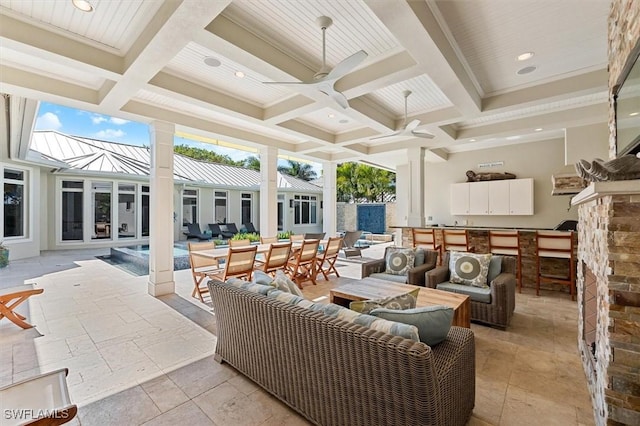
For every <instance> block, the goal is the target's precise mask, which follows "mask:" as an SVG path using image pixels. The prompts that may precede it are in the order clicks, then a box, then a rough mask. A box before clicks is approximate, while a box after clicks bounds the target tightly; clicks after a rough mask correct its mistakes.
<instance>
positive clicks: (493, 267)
mask: <svg viewBox="0 0 640 426" xmlns="http://www.w3.org/2000/svg"><path fill="white" fill-rule="evenodd" d="M500 272H502V256H496V255H493V256H491V260H490V261H489V274H488V275H487V284H491V282H492V281H493V280H495V279H496V277H497V276H498V275H500Z"/></svg>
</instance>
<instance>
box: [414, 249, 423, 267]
mask: <svg viewBox="0 0 640 426" xmlns="http://www.w3.org/2000/svg"><path fill="white" fill-rule="evenodd" d="M415 255H416V258H415V260H414V262H413V266H420V265H424V258H425V253H424V249H423V248H420V247H418V248H417V249H416V251H415Z"/></svg>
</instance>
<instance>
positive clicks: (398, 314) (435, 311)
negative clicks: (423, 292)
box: [370, 305, 453, 346]
mask: <svg viewBox="0 0 640 426" xmlns="http://www.w3.org/2000/svg"><path fill="white" fill-rule="evenodd" d="M370 315H372V316H374V317H378V318H383V319H386V320H389V321H396V322H401V323H404V324H410V325H415V326H416V327H417V328H418V334H419V336H420V341H421V342H422V343H426V344H427V345H429V346H434V345H437V344H438V343H440V342H442V341H443V340H444V339H446V338H447V334H449V329H450V328H451V322H452V321H453V309H452V308H450V307H448V306H440V305H438V306H424V307H421V308H415V309H405V310H404V311H398V310H394V309H387V308H378V309H374V310H373V311H371V313H370Z"/></svg>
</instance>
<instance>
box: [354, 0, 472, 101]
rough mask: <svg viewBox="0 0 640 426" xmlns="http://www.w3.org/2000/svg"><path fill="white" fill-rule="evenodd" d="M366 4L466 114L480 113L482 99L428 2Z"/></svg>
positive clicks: (375, 1)
mask: <svg viewBox="0 0 640 426" xmlns="http://www.w3.org/2000/svg"><path fill="white" fill-rule="evenodd" d="M365 3H366V4H367V6H369V8H370V9H371V10H372V11H373V13H375V14H376V16H377V17H378V18H379V19H380V20H381V21H382V23H383V24H384V25H385V26H386V27H387V28H388V29H389V30H390V31H391V32H392V33H393V35H394V36H395V37H396V39H397V40H398V41H399V42H400V43H401V44H402V45H403V46H404V48H405V49H407V51H408V52H409V53H410V54H411V56H413V58H414V59H415V60H416V61H417V62H418V63H419V64H420V65H421V66H422V67H424V69H425V70H426V72H427V74H428V75H429V77H430V78H431V79H432V80H433V81H434V83H435V84H436V85H438V87H440V88H441V89H442V91H443V93H444V94H445V95H446V96H447V98H449V100H450V101H451V102H452V103H453V104H454V105H455V106H456V108H458V109H459V110H460V111H461V112H462V113H463V114H475V113H477V112H479V111H480V107H481V96H480V94H479V93H478V91H477V90H476V88H475V86H474V85H473V82H472V80H471V78H470V77H469V75H468V74H467V72H466V70H465V69H464V66H463V65H462V63H461V62H460V60H459V59H458V57H457V56H456V54H455V51H454V49H453V47H452V46H451V44H450V43H449V41H448V40H447V37H446V35H445V34H444V32H443V31H442V29H441V28H440V25H439V24H438V21H437V20H436V18H435V16H434V15H433V12H431V10H430V9H429V6H428V5H427V3H426V2H425V1H379V0H365Z"/></svg>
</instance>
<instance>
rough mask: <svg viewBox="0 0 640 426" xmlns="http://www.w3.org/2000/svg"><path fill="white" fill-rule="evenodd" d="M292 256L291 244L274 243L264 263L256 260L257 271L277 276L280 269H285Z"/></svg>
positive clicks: (288, 242) (287, 242)
mask: <svg viewBox="0 0 640 426" xmlns="http://www.w3.org/2000/svg"><path fill="white" fill-rule="evenodd" d="M289 256H291V242H290V241H286V242H283V243H272V244H271V247H269V252H268V253H267V256H266V257H265V260H264V261H258V260H256V267H255V269H259V270H261V271H264V272H266V273H267V274H270V275H275V273H276V271H277V270H278V269H283V270H284V269H285V268H286V266H287V262H288V261H289Z"/></svg>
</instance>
